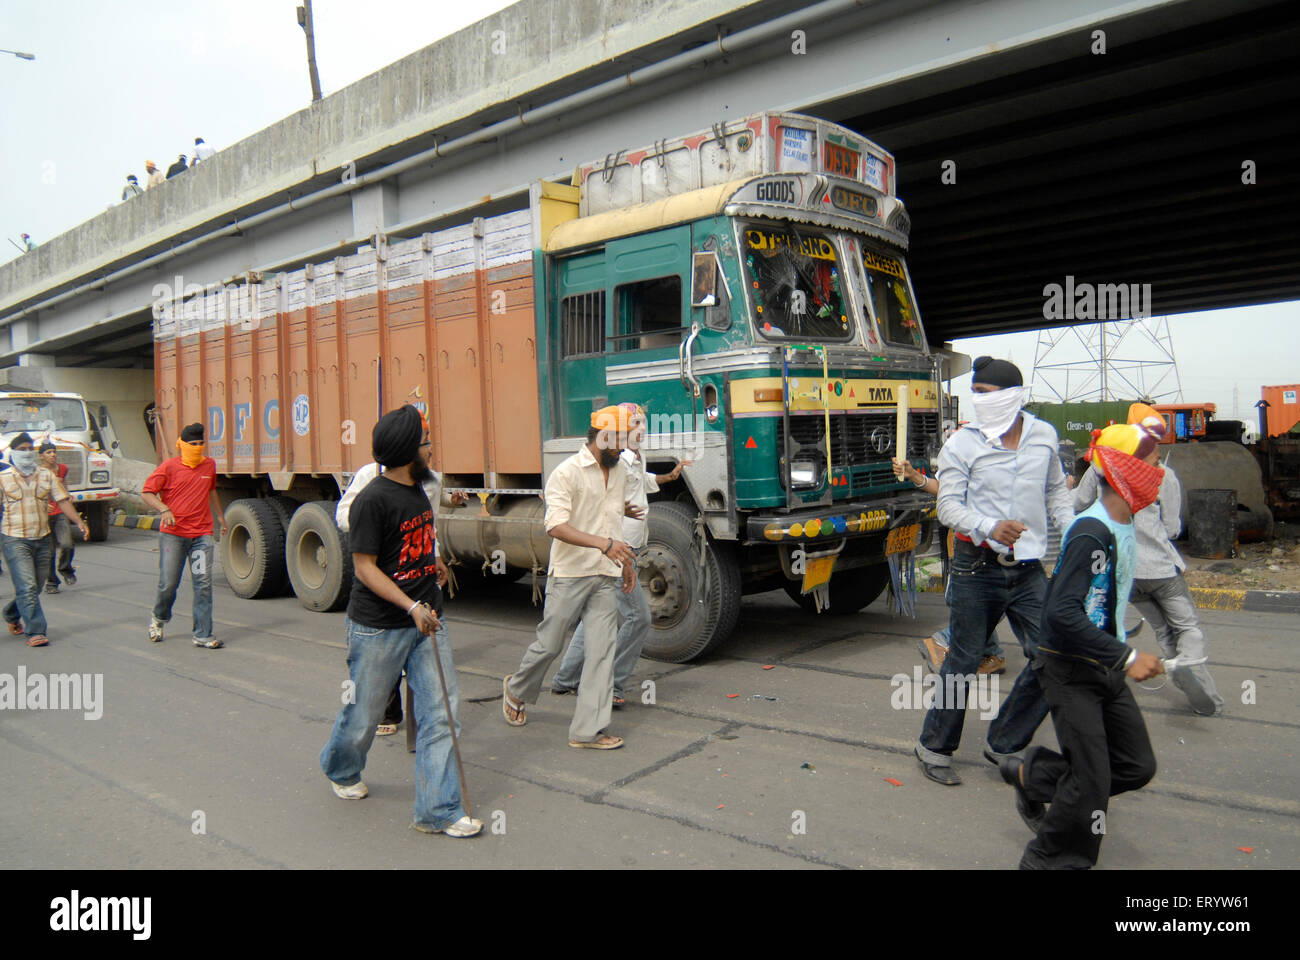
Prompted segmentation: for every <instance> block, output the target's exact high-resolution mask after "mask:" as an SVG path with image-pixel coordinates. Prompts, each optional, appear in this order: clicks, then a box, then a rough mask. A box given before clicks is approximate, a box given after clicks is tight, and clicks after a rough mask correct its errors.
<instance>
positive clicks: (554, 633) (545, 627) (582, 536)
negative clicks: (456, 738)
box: [501, 407, 636, 750]
mask: <svg viewBox="0 0 1300 960" xmlns="http://www.w3.org/2000/svg"><path fill="white" fill-rule="evenodd" d="M627 433H628V414H627V411H626V410H623V409H621V408H619V407H604V408H603V409H600V410H597V411H596V412H595V413H593V414H592V415H591V429H590V430H588V431H587V442H586V444H585V445H584V446H583V447H582V449H580V450H579V451H578V452H577V453H575V454H574V455H573V456H571V457H569V458H567V459H566V460H564V461H563V462H561V463H560V465H559V466H558V467H556V468H555V469H554V470H553V471H552V472H551V475H550V476H549V477H548V478H547V480H546V493H545V500H546V519H545V521H544V522H545V524H546V532H547V533H548V534H550V535H551V537H553V538H554V541H555V542H554V543H552V544H551V559H550V565H549V567H548V568H547V571H546V605H545V607H544V608H543V610H542V622H541V623H539V624H538V625H537V639H536V640H534V641H533V643H532V645H531V646H529V648H528V649H527V650H526V651H525V652H524V657H523V660H521V661H520V663H519V668H518V669H517V670H516V671H515V672H514V673H512V674H511V675H510V676H508V677H506V678H505V679H504V680H503V681H502V684H501V685H502V691H503V694H504V696H503V700H502V704H501V709H502V712H503V713H504V714H505V718H506V723H508V724H510V725H511V726H512V727H522V726H523V725H524V724H525V723H527V722H528V718H527V716H526V715H525V713H524V704H525V703H536V702H537V698H538V696H539V695H540V694H541V692H542V678H543V677H544V676H545V675H546V670H547V668H548V667H549V666H550V665H551V661H552V660H554V659H555V658H556V657H558V656H559V655H560V651H561V650H562V649H564V641H565V638H567V637H568V636H569V634H570V632H572V630H573V628H574V627H576V626H577V625H578V623H579V622H582V624H583V625H584V626H585V627H586V655H585V657H584V659H583V665H582V679H581V681H580V683H579V687H578V698H577V699H578V702H577V704H576V705H575V706H574V709H573V722H572V723H570V724H569V746H571V747H586V748H588V749H594V750H615V749H617V748H619V747H621V746H623V738H622V737H615V736H611V735H610V734H608V733H606V732H605V727H606V725H607V724H608V723H609V718H610V711H611V710H612V709H613V707H612V701H613V696H614V645H615V642H616V640H617V634H618V589H619V587H618V583H619V576H620V570H619V568H620V567H622V570H621V574H622V581H623V592H624V593H631V592H632V590H633V589H634V588H635V587H636V554H634V553H633V552H632V548H631V547H629V546H628V545H627V544H626V543H625V542H623V540H622V536H623V515H624V511H625V510H626V506H625V504H624V496H623V494H624V490H625V487H626V479H627V466H626V464H624V463H623V461H622V460H620V459H619V451H620V450H622V449H623V447H624V446H626V437H627Z"/></svg>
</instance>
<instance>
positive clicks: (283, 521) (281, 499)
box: [266, 494, 301, 557]
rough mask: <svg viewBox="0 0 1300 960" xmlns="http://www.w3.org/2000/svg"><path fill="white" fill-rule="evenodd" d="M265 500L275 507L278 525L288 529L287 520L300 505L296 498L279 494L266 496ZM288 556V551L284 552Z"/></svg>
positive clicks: (290, 518)
mask: <svg viewBox="0 0 1300 960" xmlns="http://www.w3.org/2000/svg"><path fill="white" fill-rule="evenodd" d="M266 502H267V503H269V504H270V505H271V506H272V507H274V508H275V512H276V515H277V516H278V517H279V518H280V526H282V527H284V529H285V530H288V529H289V521H290V520H292V519H293V513H294V511H295V510H297V509H298V507H300V506H301V504H300V503H298V501H297V500H294V499H293V498H292V497H286V496H283V495H280V494H276V495H275V496H271V497H267V498H266ZM285 556H286V557H288V553H286V554H285Z"/></svg>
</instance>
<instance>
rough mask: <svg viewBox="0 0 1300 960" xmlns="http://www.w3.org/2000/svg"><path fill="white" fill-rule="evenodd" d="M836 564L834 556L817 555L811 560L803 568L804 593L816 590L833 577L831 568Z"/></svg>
mask: <svg viewBox="0 0 1300 960" xmlns="http://www.w3.org/2000/svg"><path fill="white" fill-rule="evenodd" d="M834 566H835V558H834V557H817V558H816V559H815V560H809V561H808V563H807V566H805V567H804V568H803V590H802V592H803V593H808V592H809V591H810V590H815V589H817V588H818V587H820V586H821V585H822V584H823V583H827V582H828V581H829V580H830V578H831V569H832V568H833V567H834Z"/></svg>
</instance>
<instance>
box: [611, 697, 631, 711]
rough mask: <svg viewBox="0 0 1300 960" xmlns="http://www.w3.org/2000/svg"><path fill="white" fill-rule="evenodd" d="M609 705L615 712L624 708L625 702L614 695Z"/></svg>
mask: <svg viewBox="0 0 1300 960" xmlns="http://www.w3.org/2000/svg"><path fill="white" fill-rule="evenodd" d="M611 705H612V706H613V707H614V709H615V710H617V709H619V708H620V707H626V706H627V701H626V700H624V699H623V698H622V697H620V696H619V695H618V694H615V695H614V699H613V701H612V702H611Z"/></svg>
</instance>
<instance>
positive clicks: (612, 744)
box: [569, 733, 623, 750]
mask: <svg viewBox="0 0 1300 960" xmlns="http://www.w3.org/2000/svg"><path fill="white" fill-rule="evenodd" d="M569 746H571V747H578V748H579V749H584V750H617V749H618V748H619V747H621V746H623V738H622V737H612V736H610V735H609V734H607V733H602V734H600V735H599V736H598V737H596V739H595V740H570V741H569Z"/></svg>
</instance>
